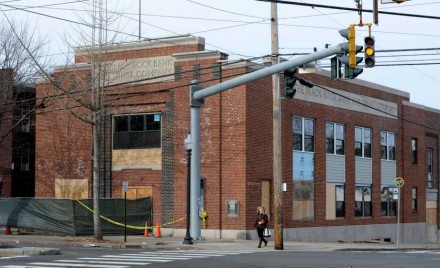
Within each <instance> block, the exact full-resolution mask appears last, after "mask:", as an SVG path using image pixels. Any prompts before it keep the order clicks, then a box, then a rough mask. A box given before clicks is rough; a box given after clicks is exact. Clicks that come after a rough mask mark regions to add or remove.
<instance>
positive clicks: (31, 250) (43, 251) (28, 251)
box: [0, 247, 61, 256]
mask: <svg viewBox="0 0 440 268" xmlns="http://www.w3.org/2000/svg"><path fill="white" fill-rule="evenodd" d="M59 254H61V250H60V249H59V248H41V247H23V248H1V249H0V256H21V255H26V256H36V255H59Z"/></svg>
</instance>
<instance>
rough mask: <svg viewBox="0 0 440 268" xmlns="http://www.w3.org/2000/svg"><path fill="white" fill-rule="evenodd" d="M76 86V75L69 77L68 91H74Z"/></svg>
mask: <svg viewBox="0 0 440 268" xmlns="http://www.w3.org/2000/svg"><path fill="white" fill-rule="evenodd" d="M77 86H78V81H77V77H76V75H71V76H70V89H75V88H76V87H77Z"/></svg>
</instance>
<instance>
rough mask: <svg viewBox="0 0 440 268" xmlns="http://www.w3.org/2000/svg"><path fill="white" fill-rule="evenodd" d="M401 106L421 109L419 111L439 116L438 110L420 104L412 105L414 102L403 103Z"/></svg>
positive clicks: (439, 111)
mask: <svg viewBox="0 0 440 268" xmlns="http://www.w3.org/2000/svg"><path fill="white" fill-rule="evenodd" d="M402 105H405V106H410V107H413V108H417V109H421V110H424V111H427V112H431V113H437V114H440V110H438V109H435V108H431V107H428V106H425V105H422V104H418V103H414V102H410V101H403V102H402Z"/></svg>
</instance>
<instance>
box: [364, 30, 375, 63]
mask: <svg viewBox="0 0 440 268" xmlns="http://www.w3.org/2000/svg"><path fill="white" fill-rule="evenodd" d="M374 43H375V40H374V37H372V36H367V37H365V39H364V54H365V55H364V58H365V59H364V61H365V67H367V68H371V67H374V66H375V65H376V59H375V54H376V51H375V49H374Z"/></svg>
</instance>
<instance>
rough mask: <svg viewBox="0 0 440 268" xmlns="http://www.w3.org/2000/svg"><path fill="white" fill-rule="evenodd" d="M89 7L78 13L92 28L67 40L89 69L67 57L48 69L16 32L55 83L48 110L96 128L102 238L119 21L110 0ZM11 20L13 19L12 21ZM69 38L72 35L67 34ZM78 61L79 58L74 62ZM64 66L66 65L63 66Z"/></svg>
mask: <svg viewBox="0 0 440 268" xmlns="http://www.w3.org/2000/svg"><path fill="white" fill-rule="evenodd" d="M85 5H88V6H86V8H87V9H88V10H89V12H88V14H87V15H86V16H82V15H79V14H77V17H78V19H79V20H80V21H81V23H80V25H82V26H84V25H87V26H88V28H87V29H84V28H81V29H78V30H77V36H76V37H75V38H71V39H70V40H72V39H73V40H79V42H77V43H75V44H71V43H70V42H67V41H66V43H67V44H68V46H69V47H71V48H74V49H77V48H78V47H79V48H80V49H79V51H80V52H81V55H79V56H78V55H75V57H81V58H82V61H81V62H83V65H82V66H83V67H84V66H86V69H84V68H83V69H81V68H80V69H81V70H77V69H75V68H76V65H75V64H73V65H72V63H71V62H70V60H71V59H67V61H66V65H65V66H64V67H62V66H59V67H57V70H58V71H56V72H53V73H50V72H48V71H47V70H46V69H45V68H44V66H43V65H42V64H40V63H39V61H38V57H37V56H35V54H34V51H33V50H32V49H31V48H30V47H29V44H28V43H26V42H24V41H22V40H21V38H20V33H19V32H17V31H14V29H13V33H14V35H15V36H16V37H17V38H18V39H19V40H21V41H20V44H21V46H22V47H23V48H25V49H26V52H27V55H29V56H30V58H31V59H32V60H33V64H34V65H35V66H36V67H37V68H38V70H39V72H40V77H42V78H44V79H45V80H46V81H48V82H50V83H51V84H52V87H53V88H52V89H47V90H46V92H45V93H43V94H46V96H43V97H42V98H43V99H44V98H46V99H48V100H50V101H47V103H45V106H46V108H48V109H45V111H44V113H47V112H49V111H50V110H52V111H57V112H59V111H63V112H67V113H70V114H71V115H73V116H75V117H76V118H77V119H79V120H81V121H82V122H84V123H87V124H89V125H91V127H92V128H91V129H92V144H93V145H92V146H93V150H92V152H91V162H92V163H93V164H92V166H93V167H92V178H93V179H92V180H93V189H92V192H93V222H94V238H95V239H96V240H102V239H103V236H102V229H101V219H100V197H101V194H100V178H99V160H100V159H99V156H100V152H101V148H100V143H99V138H100V125H101V120H102V117H103V116H104V115H105V114H106V111H107V108H108V107H109V106H110V105H112V101H117V99H118V97H114V96H112V100H110V101H109V100H107V101H106V92H105V90H106V86H108V83H109V80H108V79H107V77H106V74H107V68H108V66H109V65H110V64H111V63H110V62H109V60H108V54H109V53H108V48H109V47H110V46H111V45H113V44H114V43H115V39H116V35H114V36H112V37H109V35H108V31H107V30H106V29H108V27H109V25H110V24H112V23H114V22H117V17H113V16H114V15H109V14H117V13H113V12H108V11H107V1H104V0H93V1H92V2H91V3H85ZM9 24H11V23H9ZM66 40H69V38H66ZM74 63H76V62H74ZM60 68H64V69H61V70H60Z"/></svg>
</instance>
